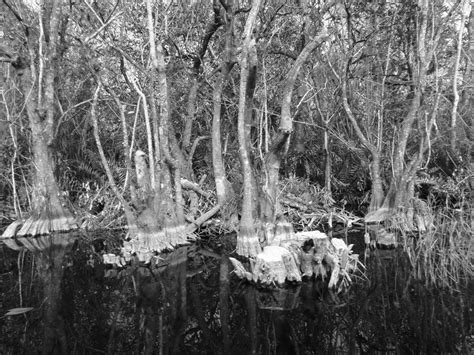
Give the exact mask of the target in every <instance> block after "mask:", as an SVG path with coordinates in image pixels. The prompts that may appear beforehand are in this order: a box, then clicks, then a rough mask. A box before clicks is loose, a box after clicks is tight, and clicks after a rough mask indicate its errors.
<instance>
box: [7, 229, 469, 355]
mask: <svg viewBox="0 0 474 355" xmlns="http://www.w3.org/2000/svg"><path fill="white" fill-rule="evenodd" d="M47 238H49V239H44V240H38V239H35V240H33V241H32V240H26V241H19V242H18V243H17V244H19V245H21V246H22V250H21V251H13V250H11V249H9V248H7V247H5V246H3V248H2V249H1V250H0V256H1V257H2V260H1V262H0V275H1V279H0V291H1V294H2V298H1V304H0V316H1V315H3V314H5V313H6V312H7V311H8V310H10V309H13V308H18V307H33V310H32V311H30V312H28V313H24V314H21V315H16V316H8V317H3V318H1V319H0V332H1V334H2V336H1V338H0V353H2V354H13V353H14V354H34V353H41V352H43V353H57V354H63V353H70V354H366V353H367V354H435V353H459V354H463V353H468V351H469V349H468V343H467V342H466V339H471V340H472V338H473V334H472V319H471V318H472V308H473V306H474V304H473V303H474V302H473V299H472V296H471V297H469V296H470V295H472V287H471V290H470V291H471V292H468V290H466V292H465V293H448V292H442V291H441V290H436V289H432V288H431V289H429V288H426V287H424V285H423V284H422V283H420V282H418V281H415V280H412V279H411V278H410V265H409V263H408V261H407V259H406V257H405V256H404V254H403V253H402V252H400V251H376V252H374V253H373V254H372V255H371V258H370V259H368V260H367V279H364V278H357V277H355V278H354V281H355V282H354V284H353V286H352V287H351V288H350V289H349V290H348V291H347V292H345V293H343V294H335V293H332V292H330V291H328V290H327V288H326V287H325V284H324V283H323V282H320V281H311V282H305V283H303V284H300V285H297V286H292V287H287V288H284V289H274V290H265V289H261V288H258V287H253V286H250V285H248V284H246V283H243V282H241V281H240V280H237V279H236V278H235V277H234V275H232V273H231V271H232V266H231V264H230V263H229V260H228V257H227V256H225V255H221V254H219V253H216V252H214V251H212V250H209V249H207V248H206V247H205V246H199V247H198V246H196V245H191V246H187V247H182V248H180V249H178V250H176V251H174V252H172V253H169V254H167V255H163V256H162V259H160V260H159V262H157V263H156V264H154V265H151V266H147V267H143V266H140V264H138V263H133V262H132V265H130V266H129V267H127V268H125V269H120V270H119V269H111V268H110V267H108V266H105V265H103V264H102V263H101V255H100V252H101V250H102V248H103V245H101V246H100V248H99V247H98V244H97V243H96V242H94V243H91V242H89V241H87V239H86V238H83V237H82V238H78V239H77V240H76V242H75V243H74V238H72V237H71V238H70V239H67V238H63V239H54V238H51V237H47ZM73 243H74V244H73ZM99 249H100V250H99ZM20 295H21V297H20ZM469 336H470V338H469ZM471 345H472V344H471Z"/></svg>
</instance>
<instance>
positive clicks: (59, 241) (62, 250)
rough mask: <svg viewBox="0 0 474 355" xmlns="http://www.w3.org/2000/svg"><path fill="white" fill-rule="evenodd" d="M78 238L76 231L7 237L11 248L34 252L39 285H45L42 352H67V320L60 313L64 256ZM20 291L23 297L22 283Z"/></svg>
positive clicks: (42, 286) (32, 253)
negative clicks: (35, 236) (15, 237)
mask: <svg viewBox="0 0 474 355" xmlns="http://www.w3.org/2000/svg"><path fill="white" fill-rule="evenodd" d="M75 238H76V237H75V235H73V234H55V235H48V236H42V237H37V238H17V239H8V240H5V241H4V242H5V244H6V245H7V246H8V247H9V248H11V249H13V250H17V251H19V252H20V258H22V257H23V255H22V254H24V253H26V252H29V253H31V255H32V257H33V258H32V260H33V261H32V264H33V265H34V269H35V271H36V275H37V278H38V286H39V288H42V292H43V297H42V303H41V308H42V312H41V314H42V315H41V318H42V323H43V324H42V327H43V339H42V345H41V347H40V345H39V344H38V347H37V348H36V349H35V352H36V351H39V350H40V349H42V353H43V354H67V353H68V345H67V344H68V341H67V336H66V332H65V323H64V319H63V317H62V315H61V313H60V301H61V281H62V279H63V272H64V267H63V261H64V257H65V255H66V253H67V252H68V251H69V250H70V249H71V247H72V245H73V243H74V240H75ZM33 265H32V266H33ZM20 283H21V280H20ZM19 292H20V299H21V298H22V291H21V284H20V289H19ZM25 301H26V300H25ZM30 350H33V349H30Z"/></svg>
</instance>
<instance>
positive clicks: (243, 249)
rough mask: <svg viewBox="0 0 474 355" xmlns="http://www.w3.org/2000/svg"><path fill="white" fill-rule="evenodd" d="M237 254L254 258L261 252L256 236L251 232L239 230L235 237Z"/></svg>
mask: <svg viewBox="0 0 474 355" xmlns="http://www.w3.org/2000/svg"><path fill="white" fill-rule="evenodd" d="M236 251H237V254H239V255H242V256H244V257H247V258H248V257H254V256H255V255H257V254H259V253H260V252H261V251H262V247H261V245H260V241H259V240H258V235H257V234H256V233H254V232H253V231H248V232H247V231H245V230H240V232H239V234H238V236H237V250H236Z"/></svg>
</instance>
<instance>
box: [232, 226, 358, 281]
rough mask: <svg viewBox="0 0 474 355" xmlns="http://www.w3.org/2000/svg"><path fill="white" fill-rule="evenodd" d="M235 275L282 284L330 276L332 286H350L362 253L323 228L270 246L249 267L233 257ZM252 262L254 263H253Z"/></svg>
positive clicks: (297, 234)
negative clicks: (352, 273)
mask: <svg viewBox="0 0 474 355" xmlns="http://www.w3.org/2000/svg"><path fill="white" fill-rule="evenodd" d="M230 260H231V262H232V264H233V266H234V268H235V274H236V275H237V276H238V277H240V278H242V279H246V280H248V281H251V282H254V283H259V284H262V285H264V286H269V285H277V286H282V285H283V284H284V283H285V282H286V281H290V282H300V281H302V278H303V276H306V277H308V278H310V277H313V276H315V277H322V278H323V279H324V278H325V277H326V276H329V287H331V288H335V287H337V286H338V285H347V284H348V282H350V277H349V273H351V272H354V271H356V270H357V266H358V264H359V260H358V255H357V254H352V253H351V249H350V247H348V246H347V245H346V244H345V243H344V241H342V240H341V239H337V238H334V239H332V240H331V241H329V237H328V236H327V235H326V234H324V233H322V232H319V231H313V232H301V233H295V234H294V239H293V240H287V241H284V242H282V243H281V244H280V245H278V246H277V245H271V246H266V247H265V248H264V249H263V251H262V252H261V253H259V254H258V255H257V257H256V259H255V263H254V264H253V267H251V269H250V270H247V269H246V268H245V267H244V266H243V264H242V263H241V262H239V261H238V260H237V259H234V258H230ZM251 265H252V263H251Z"/></svg>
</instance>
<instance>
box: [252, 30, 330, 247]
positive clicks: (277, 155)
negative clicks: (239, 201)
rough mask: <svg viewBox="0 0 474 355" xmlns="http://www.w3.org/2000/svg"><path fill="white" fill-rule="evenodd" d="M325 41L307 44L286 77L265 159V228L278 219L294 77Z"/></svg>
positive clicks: (317, 40) (263, 217) (263, 218)
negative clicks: (277, 124)
mask: <svg viewBox="0 0 474 355" xmlns="http://www.w3.org/2000/svg"><path fill="white" fill-rule="evenodd" d="M325 39H326V34H323V35H320V36H317V37H315V38H313V39H312V40H311V41H310V42H308V44H307V45H306V46H305V47H304V48H303V50H302V51H301V53H300V54H299V56H298V57H297V59H296V61H295V63H294V64H293V66H292V68H291V69H290V71H289V72H288V74H287V76H286V83H285V87H284V89H283V90H284V91H283V103H282V106H281V120H280V127H279V128H278V135H277V137H276V138H275V140H274V142H273V144H272V146H271V148H270V151H269V152H268V154H267V156H266V158H265V172H266V182H265V187H264V188H263V189H264V192H265V195H266V196H263V198H262V199H261V203H262V208H261V210H262V221H263V222H265V223H266V224H267V226H268V224H270V225H274V224H275V223H276V221H277V218H278V210H279V204H278V181H279V178H280V164H281V160H282V158H283V157H284V155H285V154H286V152H287V144H288V141H289V138H290V134H291V131H292V130H293V119H292V117H291V98H292V95H293V88H294V85H295V81H296V77H297V76H298V73H299V71H300V68H301V66H302V65H303V64H304V62H305V61H306V59H307V58H308V56H309V54H310V53H311V52H312V51H313V50H314V49H315V48H316V47H317V46H319V45H320V44H321V43H322V42H323V41H324V40H325ZM282 231H284V230H282ZM280 237H281V236H277V235H274V236H267V242H271V240H268V239H269V238H272V239H273V238H277V239H278V238H280Z"/></svg>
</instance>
